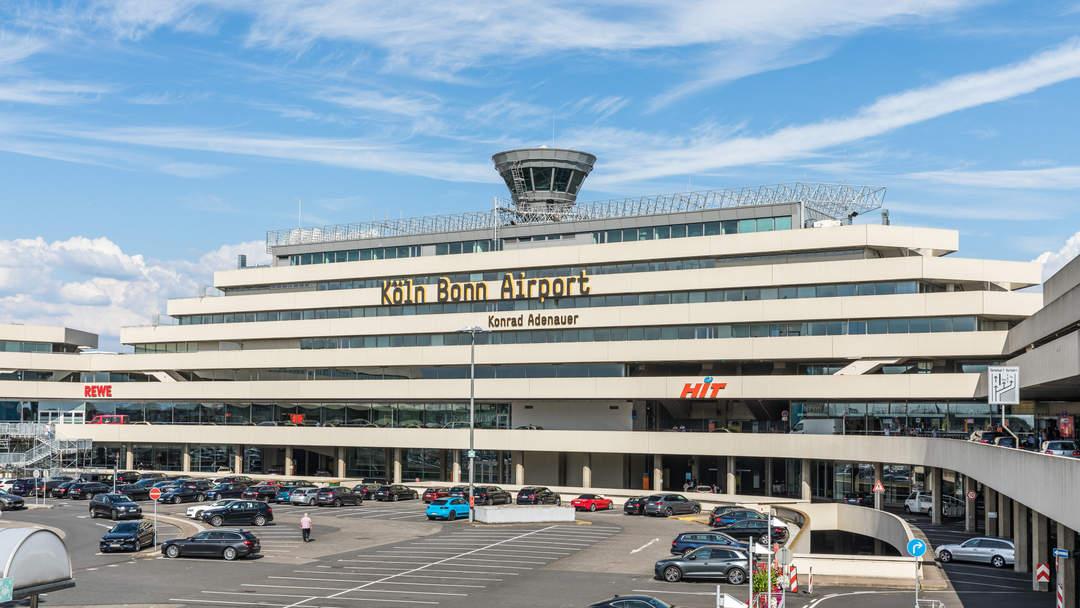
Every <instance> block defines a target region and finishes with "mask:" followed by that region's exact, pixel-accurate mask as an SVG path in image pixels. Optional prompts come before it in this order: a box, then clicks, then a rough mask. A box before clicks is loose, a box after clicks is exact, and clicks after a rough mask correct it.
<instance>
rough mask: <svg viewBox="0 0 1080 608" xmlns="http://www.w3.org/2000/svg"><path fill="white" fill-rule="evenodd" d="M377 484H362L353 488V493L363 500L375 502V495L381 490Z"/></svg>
mask: <svg viewBox="0 0 1080 608" xmlns="http://www.w3.org/2000/svg"><path fill="white" fill-rule="evenodd" d="M381 487H382V486H380V485H379V484H377V483H360V484H357V485H355V486H353V489H352V491H353V492H355V493H356V494H358V495H359V496H360V498H361V499H363V500H375V493H376V492H378V491H379V488H381Z"/></svg>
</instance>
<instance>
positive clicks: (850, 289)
mask: <svg viewBox="0 0 1080 608" xmlns="http://www.w3.org/2000/svg"><path fill="white" fill-rule="evenodd" d="M836 295H838V296H840V297H845V296H853V295H855V286H854V285H852V284H850V283H849V284H847V285H837V286H836Z"/></svg>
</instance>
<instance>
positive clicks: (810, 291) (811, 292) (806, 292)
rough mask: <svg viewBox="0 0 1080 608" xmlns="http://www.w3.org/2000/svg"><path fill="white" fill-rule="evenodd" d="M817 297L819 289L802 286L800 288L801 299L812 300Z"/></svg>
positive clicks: (811, 286)
mask: <svg viewBox="0 0 1080 608" xmlns="http://www.w3.org/2000/svg"><path fill="white" fill-rule="evenodd" d="M815 295H817V288H815V287H814V286H813V285H802V286H800V287H798V297H800V298H812V297H814V296H815Z"/></svg>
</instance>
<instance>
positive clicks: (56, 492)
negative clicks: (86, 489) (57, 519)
mask: <svg viewBox="0 0 1080 608" xmlns="http://www.w3.org/2000/svg"><path fill="white" fill-rule="evenodd" d="M78 483H79V482H78V481H74V480H72V481H65V482H61V483H60V484H59V485H57V486H56V487H54V488H53V489H52V490H51V491H50V492H49V495H50V496H52V497H53V498H68V490H70V489H71V486H73V485H76V484H78Z"/></svg>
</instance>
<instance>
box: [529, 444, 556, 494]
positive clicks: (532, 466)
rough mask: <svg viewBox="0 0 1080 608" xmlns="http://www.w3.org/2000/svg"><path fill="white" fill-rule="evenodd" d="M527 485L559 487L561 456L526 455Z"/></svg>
mask: <svg viewBox="0 0 1080 608" xmlns="http://www.w3.org/2000/svg"><path fill="white" fill-rule="evenodd" d="M525 485H528V486H557V485H559V455H558V454H557V453H555V452H528V453H526V454H525Z"/></svg>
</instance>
